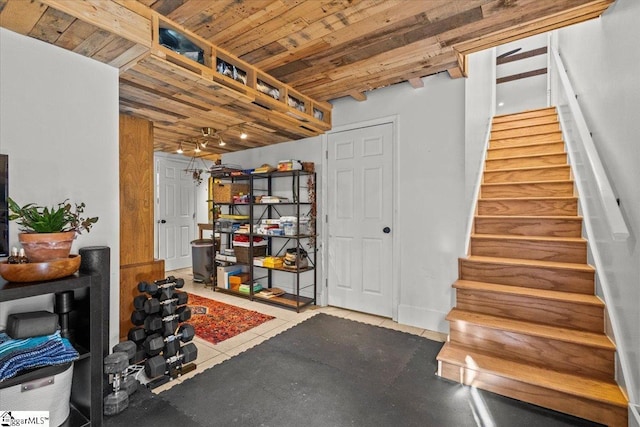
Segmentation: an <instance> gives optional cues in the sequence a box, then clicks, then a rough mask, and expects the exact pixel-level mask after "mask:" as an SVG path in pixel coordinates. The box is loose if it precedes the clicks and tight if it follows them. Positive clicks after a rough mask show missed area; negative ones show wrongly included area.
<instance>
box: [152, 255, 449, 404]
mask: <svg viewBox="0 0 640 427" xmlns="http://www.w3.org/2000/svg"><path fill="white" fill-rule="evenodd" d="M167 275H173V276H175V277H181V278H183V279H184V282H185V285H184V288H183V289H182V290H184V291H186V292H190V293H193V294H196V295H200V296H203V297H205V298H209V299H213V300H216V301H220V302H224V303H226V304H230V305H234V306H236V307H241V308H245V309H248V310H254V311H258V312H260V313H264V314H269V315H271V316H273V317H275V319H272V320H269V321H268V322H265V323H263V324H262V325H259V326H257V327H255V328H253V329H250V330H248V331H246V332H244V333H242V334H239V335H236V336H235V337H233V338H229V339H228V340H225V341H222V342H220V343H218V344H211V343H209V342H207V341H204V340H202V339H199V338H198V337H196V338H195V339H194V340H193V342H194V343H195V344H196V346H197V347H198V358H197V360H196V361H195V363H196V365H197V369H195V370H194V371H192V372H189V373H188V374H185V375H183V376H182V377H180V378H177V379H175V380H173V381H169V382H168V383H166V384H164V385H162V386H160V387H157V388H155V389H153V392H154V393H161V392H162V391H165V390H168V389H169V388H171V387H173V386H174V385H175V384H179V383H181V382H182V381H184V380H186V379H189V378H191V377H192V376H194V375H197V374H199V373H200V372H202V371H204V370H205V369H208V368H211V367H212V366H215V365H217V364H219V363H222V362H224V361H225V360H228V359H230V358H231V357H233V356H235V355H237V354H240V353H242V352H243V351H245V350H248V349H250V348H251V347H254V346H256V345H258V344H260V343H261V342H263V341H266V340H268V339H269V338H271V337H273V336H275V335H277V334H279V333H280V332H282V331H285V330H287V329H289V328H291V327H292V326H295V325H297V324H298V323H300V322H302V321H304V320H306V319H308V318H309V317H311V316H314V315H316V314H317V313H326V314H331V315H333V316H338V317H342V318H345V319H350V320H355V321H358V322H362V323H367V324H371V325H376V326H380V327H383V328H389V329H395V330H398V331H402V332H407V333H410V334H414V335H418V336H423V337H425V338H428V339H431V340H435V341H441V342H444V341H445V339H446V335H445V334H442V333H439V332H433V331H429V330H426V329H420V328H416V327H413V326H407V325H401V324H398V323H396V322H394V321H393V320H391V319H389V318H385V317H378V316H372V315H369V314H364V313H359V312H354V311H349V310H344V309H341V308H337V307H318V306H313V305H312V306H308V307H307V308H306V309H304V310H303V311H301V312H300V313H296V312H295V311H293V310H289V309H285V308H280V307H277V306H274V305H270V304H266V303H262V302H257V301H250V300H248V299H245V298H242V297H238V296H234V295H229V294H223V293H221V292H214V291H213V290H212V288H211V287H205V285H204V284H203V283H197V282H194V281H193V273H192V270H191V268H183V269H180V270H174V271H170V272H167Z"/></svg>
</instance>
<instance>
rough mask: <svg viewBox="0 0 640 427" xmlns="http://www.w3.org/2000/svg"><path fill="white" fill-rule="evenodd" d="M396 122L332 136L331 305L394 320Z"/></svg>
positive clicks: (329, 177)
mask: <svg viewBox="0 0 640 427" xmlns="http://www.w3.org/2000/svg"><path fill="white" fill-rule="evenodd" d="M393 128H394V124H393V123H381V124H375V125H372V126H366V127H361V128H357V129H351V130H345V131H342V132H335V133H332V134H329V136H328V139H327V142H328V154H327V157H328V159H327V160H328V167H327V172H328V184H327V190H328V194H327V204H328V215H327V229H328V234H327V236H328V240H327V241H328V251H327V257H328V258H327V259H328V268H327V279H328V283H327V287H328V303H329V305H332V306H336V307H341V308H346V309H349V310H355V311H360V312H364V313H370V314H375V315H379V316H384V317H393V315H394V311H395V310H394V285H393V271H394V270H393V254H394V251H393V229H392V227H393V212H394V203H393V201H394V194H393V193H394V185H393V177H394V171H393V166H394V154H393V153H394V150H393V135H394V132H393Z"/></svg>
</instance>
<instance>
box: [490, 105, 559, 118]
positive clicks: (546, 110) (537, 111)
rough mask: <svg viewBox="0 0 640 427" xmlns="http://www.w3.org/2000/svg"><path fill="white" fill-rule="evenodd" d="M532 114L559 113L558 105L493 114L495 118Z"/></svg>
mask: <svg viewBox="0 0 640 427" xmlns="http://www.w3.org/2000/svg"><path fill="white" fill-rule="evenodd" d="M531 114H540V115H547V114H557V113H556V107H544V108H534V109H532V110H525V111H520V112H518V113H508V114H498V115H495V116H493V120H496V119H498V120H503V119H505V118H510V117H518V116H526V115H531Z"/></svg>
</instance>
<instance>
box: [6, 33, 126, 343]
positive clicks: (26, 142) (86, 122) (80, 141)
mask: <svg viewBox="0 0 640 427" xmlns="http://www.w3.org/2000/svg"><path fill="white" fill-rule="evenodd" d="M0 152H1V153H3V154H8V155H9V195H10V196H11V198H13V199H14V200H16V202H18V203H19V204H24V203H28V202H36V203H38V204H44V205H54V204H57V203H58V202H60V201H63V200H64V199H66V198H69V199H71V201H78V202H81V201H82V202H85V203H86V205H87V208H86V213H87V214H88V215H90V216H98V217H99V221H98V223H97V224H96V225H95V226H94V228H93V229H92V231H91V232H90V233H88V234H87V233H84V234H82V235H81V236H79V237H78V239H77V240H76V241H75V242H74V244H73V249H72V251H73V252H77V250H78V248H80V247H84V246H98V245H99V246H103V245H104V246H109V247H110V248H111V313H110V329H111V341H112V342H114V341H115V340H117V337H118V330H119V327H118V316H119V313H118V312H119V307H118V300H119V283H120V279H119V261H120V259H119V258H120V242H119V230H120V226H119V224H120V221H119V202H118V201H119V178H118V174H119V168H118V70H117V69H116V68H112V67H109V66H107V65H104V64H102V63H100V62H97V61H94V60H91V59H88V58H85V57H83V56H80V55H77V54H75V53H72V52H69V51H66V50H63V49H60V48H57V47H55V46H52V45H50V44H47V43H44V42H41V41H39V40H36V39H33V38H29V37H24V36H22V35H19V34H16V33H13V32H11V31H8V30H5V29H3V28H0ZM9 228H10V234H9V246H18V243H17V233H18V230H17V226H16V224H15V223H10V225H9ZM51 300H52V298H51V297H39V298H36V299H31V300H29V301H16V302H8V303H5V304H3V305H2V307H0V308H1V311H2V316H1V318H0V324H3V323H4V322H5V321H6V316H7V315H8V314H10V313H13V312H18V311H26V310H30V309H36V308H50V307H51V306H52V303H51ZM114 302H115V303H114ZM42 305H44V307H42Z"/></svg>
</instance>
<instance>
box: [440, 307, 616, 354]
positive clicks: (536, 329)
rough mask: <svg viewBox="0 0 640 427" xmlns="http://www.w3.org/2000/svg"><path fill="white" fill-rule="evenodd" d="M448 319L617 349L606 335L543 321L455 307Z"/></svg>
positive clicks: (595, 346) (594, 346)
mask: <svg viewBox="0 0 640 427" xmlns="http://www.w3.org/2000/svg"><path fill="white" fill-rule="evenodd" d="M446 319H447V320H448V321H450V322H452V321H463V322H468V323H472V324H474V325H479V326H483V327H486V328H490V329H497V330H500V331H506V332H513V333H519V334H523V335H530V336H535V337H540V338H545V339H552V340H557V341H563V342H569V343H574V344H579V345H584V346H588V347H593V348H601V349H606V350H615V345H614V344H613V343H612V342H611V340H610V339H609V337H607V336H606V335H604V334H597V333H594V332H587V331H581V330H578V329H569V328H561V327H558V326H551V325H545V324H542V323H534V322H527V321H523V320H515V319H508V318H506V317H498V316H492V315H490V314H483V313H476V312H473V311H467V310H461V309H459V308H455V307H454V308H452V309H451V311H450V312H449V314H447V317H446Z"/></svg>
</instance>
